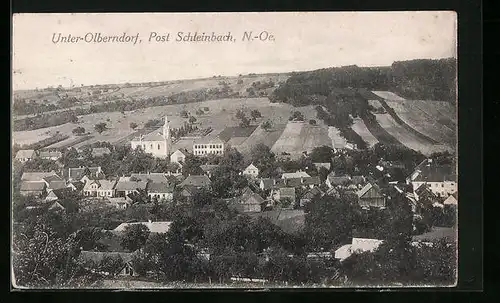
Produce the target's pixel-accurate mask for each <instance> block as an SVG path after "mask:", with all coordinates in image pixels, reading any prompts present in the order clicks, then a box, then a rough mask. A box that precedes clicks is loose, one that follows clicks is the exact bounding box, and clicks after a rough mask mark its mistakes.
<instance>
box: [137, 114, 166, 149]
mask: <svg viewBox="0 0 500 303" xmlns="http://www.w3.org/2000/svg"><path fill="white" fill-rule="evenodd" d="M130 144H131V146H132V149H136V148H138V147H140V148H142V150H143V151H144V152H146V153H149V154H152V155H153V156H154V157H158V158H168V157H169V156H170V152H171V150H170V149H171V145H172V141H171V137H170V126H169V123H168V119H167V117H166V116H165V123H164V124H163V127H162V131H161V132H153V133H150V134H147V135H146V136H142V135H141V136H140V137H136V138H134V139H133V140H132V141H131V142H130Z"/></svg>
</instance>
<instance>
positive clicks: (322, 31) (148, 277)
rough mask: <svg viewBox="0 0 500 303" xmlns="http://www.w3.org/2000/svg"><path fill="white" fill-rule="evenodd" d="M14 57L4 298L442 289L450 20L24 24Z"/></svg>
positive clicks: (449, 174)
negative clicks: (37, 293) (21, 293)
mask: <svg viewBox="0 0 500 303" xmlns="http://www.w3.org/2000/svg"><path fill="white" fill-rule="evenodd" d="M11 60H12V92H11V174H12V175H11V177H12V183H11V243H10V244H11V259H10V262H11V263H10V268H11V288H12V289H14V290H32V289H121V290H123V289H132V290H133V289H144V290H147V289H151V290H153V289H282V288H285V289H286V288H340V289H342V288H375V289H376V288H416V287H419V288H420V287H455V286H456V285H457V279H458V274H457V268H458V178H457V175H458V156H457V152H458V151H457V149H458V130H457V122H458V118H457V111H458V91H459V90H458V84H457V62H458V61H457V60H458V58H457V14H456V13H455V12H453V11H397V12H396V11H394V12H391V11H386V12H382V11H379V12H258V13H257V12H254V13H250V12H248V13H236V12H234V13H78V14H74V13H71V14H70V13H31V14H28V13H23V14H14V16H13V19H12V57H11ZM464 192H465V191H464Z"/></svg>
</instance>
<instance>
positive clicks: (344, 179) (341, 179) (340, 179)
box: [328, 175, 351, 185]
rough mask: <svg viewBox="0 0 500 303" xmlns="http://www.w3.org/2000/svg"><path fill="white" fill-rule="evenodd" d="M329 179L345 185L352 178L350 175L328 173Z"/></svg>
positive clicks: (331, 181) (331, 182)
mask: <svg viewBox="0 0 500 303" xmlns="http://www.w3.org/2000/svg"><path fill="white" fill-rule="evenodd" d="M328 181H329V182H330V184H332V185H344V184H346V183H349V182H351V178H350V177H349V176H339V177H330V175H328Z"/></svg>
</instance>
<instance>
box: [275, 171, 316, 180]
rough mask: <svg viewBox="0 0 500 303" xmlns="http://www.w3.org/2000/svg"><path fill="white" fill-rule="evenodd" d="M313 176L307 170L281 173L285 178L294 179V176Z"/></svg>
mask: <svg viewBox="0 0 500 303" xmlns="http://www.w3.org/2000/svg"><path fill="white" fill-rule="evenodd" d="M309 177H311V176H310V175H309V174H308V173H306V172H305V171H296V172H294V173H283V174H282V175H281V178H283V179H292V178H309Z"/></svg>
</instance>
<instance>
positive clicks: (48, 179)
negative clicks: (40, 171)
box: [43, 175, 63, 183]
mask: <svg viewBox="0 0 500 303" xmlns="http://www.w3.org/2000/svg"><path fill="white" fill-rule="evenodd" d="M43 180H44V181H45V182H48V183H50V182H52V181H63V179H62V178H61V177H59V176H58V175H49V176H47V177H44V178H43Z"/></svg>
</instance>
